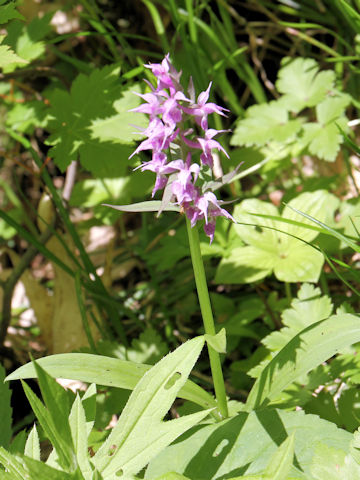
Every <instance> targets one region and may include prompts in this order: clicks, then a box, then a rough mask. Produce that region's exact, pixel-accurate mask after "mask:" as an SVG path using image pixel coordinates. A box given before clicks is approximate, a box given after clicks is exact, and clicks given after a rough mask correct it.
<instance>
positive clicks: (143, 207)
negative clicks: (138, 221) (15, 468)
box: [104, 200, 180, 212]
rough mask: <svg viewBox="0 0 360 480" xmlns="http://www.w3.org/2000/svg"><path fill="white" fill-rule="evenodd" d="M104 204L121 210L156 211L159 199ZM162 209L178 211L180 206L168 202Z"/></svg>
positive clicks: (159, 204)
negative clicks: (124, 203)
mask: <svg viewBox="0 0 360 480" xmlns="http://www.w3.org/2000/svg"><path fill="white" fill-rule="evenodd" d="M104 206H105V207H111V208H114V209H115V210H120V211H121V212H158V211H159V209H160V207H161V200H150V201H149V202H139V203H133V204H132V205H107V204H106V203H104ZM162 211H164V212H180V208H179V207H178V206H177V205H171V204H168V205H167V206H166V207H165V208H163V209H162Z"/></svg>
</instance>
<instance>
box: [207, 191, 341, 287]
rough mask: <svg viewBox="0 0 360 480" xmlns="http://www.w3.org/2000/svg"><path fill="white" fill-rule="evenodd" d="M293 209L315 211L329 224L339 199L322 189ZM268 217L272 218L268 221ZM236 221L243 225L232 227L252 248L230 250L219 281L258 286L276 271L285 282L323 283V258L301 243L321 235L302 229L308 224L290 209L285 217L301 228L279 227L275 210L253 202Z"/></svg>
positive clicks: (241, 206) (246, 202)
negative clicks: (320, 278)
mask: <svg viewBox="0 0 360 480" xmlns="http://www.w3.org/2000/svg"><path fill="white" fill-rule="evenodd" d="M288 205H289V207H292V205H294V206H295V205H298V206H301V209H302V210H303V211H307V212H314V213H315V215H316V216H318V217H321V219H323V220H324V219H326V218H328V216H330V215H333V212H334V211H335V209H336V208H337V206H338V200H337V199H336V198H335V197H333V196H332V195H330V194H329V193H328V192H326V191H325V190H318V191H315V192H311V193H310V192H305V193H302V194H300V195H299V196H298V197H296V198H295V199H293V200H291V201H290V202H289V204H288ZM258 213H260V214H261V216H258V215H257V214H258ZM264 214H265V215H269V217H268V218H264V216H263V215H264ZM233 216H234V218H235V220H236V221H237V222H238V223H237V224H233V225H232V227H231V231H234V232H236V234H237V235H239V237H240V238H241V240H243V241H244V242H245V243H247V244H248V245H247V246H245V247H240V248H233V249H230V252H231V253H230V255H228V256H227V257H226V258H223V259H222V261H221V262H220V264H219V266H218V269H217V272H216V276H215V282H217V283H225V284H228V283H248V282H254V281H258V280H261V279H263V278H264V277H266V276H267V275H269V274H270V273H271V272H274V274H275V276H276V277H277V278H278V280H281V281H284V282H298V281H302V282H316V281H317V280H318V278H319V275H320V272H321V267H322V265H323V263H324V259H323V256H322V254H321V253H320V252H319V251H318V250H316V249H314V248H312V247H311V246H310V245H308V244H307V243H304V242H302V241H301V240H300V239H303V240H304V241H305V242H310V241H312V240H314V239H315V238H316V236H317V235H318V233H319V232H318V231H316V230H312V229H306V228H303V227H301V226H299V220H301V222H302V223H305V222H304V221H303V218H301V215H299V214H295V212H294V211H291V209H287V208H285V209H284V212H283V214H282V216H281V217H280V218H282V219H287V220H291V222H293V221H297V223H295V222H294V223H291V222H289V223H279V222H277V221H276V217H278V216H279V214H278V210H277V208H276V207H275V206H274V205H272V204H271V203H269V202H264V201H261V200H257V199H249V200H244V201H243V202H241V203H240V204H239V205H236V207H235V209H234V212H233ZM307 223H308V222H307ZM310 223H311V222H310ZM282 232H284V233H282Z"/></svg>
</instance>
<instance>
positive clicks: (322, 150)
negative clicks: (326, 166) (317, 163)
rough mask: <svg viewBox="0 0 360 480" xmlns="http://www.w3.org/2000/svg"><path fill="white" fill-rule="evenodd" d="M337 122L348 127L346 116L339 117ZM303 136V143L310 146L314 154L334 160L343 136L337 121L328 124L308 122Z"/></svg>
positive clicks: (329, 160)
mask: <svg viewBox="0 0 360 480" xmlns="http://www.w3.org/2000/svg"><path fill="white" fill-rule="evenodd" d="M337 123H338V124H339V125H340V126H341V127H342V128H344V129H345V128H346V126H347V125H346V124H347V121H346V119H345V118H340V119H337ZM303 131H304V133H303V136H302V138H301V140H300V142H301V145H302V146H303V147H304V148H305V147H306V148H308V150H309V152H310V153H311V154H312V155H315V156H317V157H319V158H322V159H324V160H327V161H328V162H333V161H334V160H335V159H336V156H337V154H338V152H339V150H340V145H341V143H342V141H343V137H342V135H341V134H340V132H339V129H338V127H337V125H336V123H335V122H333V123H329V124H327V125H321V124H319V123H306V124H305V125H304V127H303Z"/></svg>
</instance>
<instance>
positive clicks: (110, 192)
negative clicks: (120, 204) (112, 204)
mask: <svg viewBox="0 0 360 480" xmlns="http://www.w3.org/2000/svg"><path fill="white" fill-rule="evenodd" d="M129 181H130V177H119V178H88V179H86V180H82V181H80V182H77V183H76V184H75V186H74V189H73V191H72V193H71V198H70V205H71V206H73V207H94V206H95V205H99V204H100V203H103V202H105V201H120V200H122V201H125V202H126V201H127V200H128V199H129V192H128V188H127V187H128V184H129Z"/></svg>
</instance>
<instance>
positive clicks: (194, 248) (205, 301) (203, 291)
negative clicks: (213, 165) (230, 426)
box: [186, 219, 228, 418]
mask: <svg viewBox="0 0 360 480" xmlns="http://www.w3.org/2000/svg"><path fill="white" fill-rule="evenodd" d="M186 226H187V231H188V237H189V244H190V253H191V260H192V264H193V269H194V276H195V283H196V288H197V292H198V297H199V303H200V309H201V314H202V318H203V323H204V328H205V333H208V334H210V335H215V333H216V330H215V324H214V317H213V314H212V309H211V304H210V297H209V291H208V287H207V283H206V277H205V270H204V264H203V261H202V257H201V252H200V241H199V232H198V230H197V227H194V228H191V225H190V221H189V220H188V219H186ZM208 351H209V359H210V368H211V373H212V377H213V381H214V389H215V396H216V400H217V404H218V408H219V412H220V414H221V416H222V417H223V418H226V417H228V408H227V401H226V392H225V384H224V377H223V373H222V369H221V362H220V355H219V353H218V352H216V351H215V350H214V349H213V348H212V347H211V346H210V345H208Z"/></svg>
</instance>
